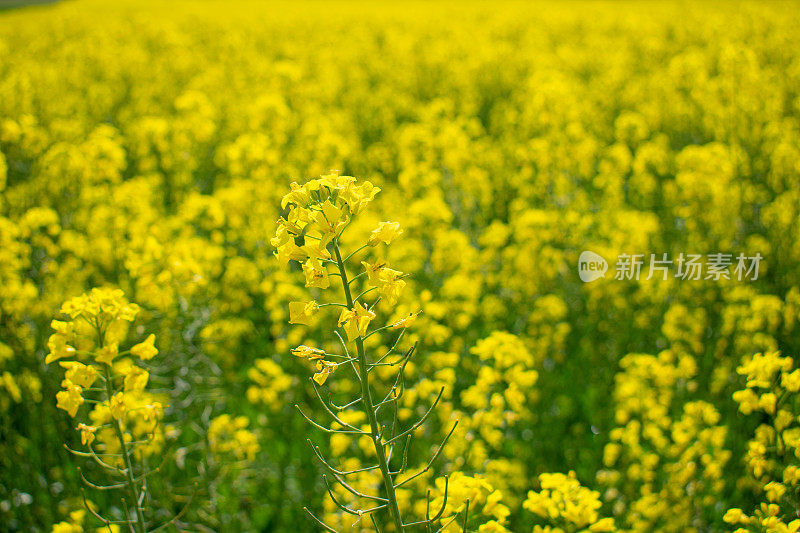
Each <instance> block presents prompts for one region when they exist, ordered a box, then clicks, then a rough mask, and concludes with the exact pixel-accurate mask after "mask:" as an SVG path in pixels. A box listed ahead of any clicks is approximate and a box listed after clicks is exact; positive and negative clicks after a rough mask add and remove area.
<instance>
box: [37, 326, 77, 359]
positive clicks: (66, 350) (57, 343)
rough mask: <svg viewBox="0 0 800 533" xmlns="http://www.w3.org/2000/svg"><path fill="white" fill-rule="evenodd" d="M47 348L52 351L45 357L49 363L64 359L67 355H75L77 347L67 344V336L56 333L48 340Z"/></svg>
mask: <svg viewBox="0 0 800 533" xmlns="http://www.w3.org/2000/svg"><path fill="white" fill-rule="evenodd" d="M47 348H48V349H49V350H50V353H49V354H47V357H45V359H44V362H45V364H47V365H49V364H50V363H52V362H53V361H57V360H59V359H63V358H65V357H73V356H74V355H75V348H73V347H72V346H70V345H69V344H67V337H66V336H65V335H63V334H61V333H54V334H53V335H50V338H49V339H48V341H47Z"/></svg>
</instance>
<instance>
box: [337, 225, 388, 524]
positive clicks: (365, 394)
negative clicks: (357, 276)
mask: <svg viewBox="0 0 800 533" xmlns="http://www.w3.org/2000/svg"><path fill="white" fill-rule="evenodd" d="M333 250H334V252H335V253H336V263H337V264H338V265H339V273H340V274H341V278H342V288H343V289H344V297H345V299H346V300H347V307H348V308H349V309H353V307H354V304H353V295H352V294H351V293H350V285H349V283H348V281H347V271H346V270H345V266H344V261H342V255H341V253H340V252H339V242H338V239H337V240H336V241H334V243H333ZM356 349H357V350H358V369H359V371H358V373H359V381H361V397H362V398H363V400H364V410H365V411H366V413H367V418H368V419H369V426H370V432H371V437H372V444H373V445H374V446H375V454H376V455H377V456H378V466H379V467H380V469H381V475H382V476H383V484H384V486H385V487H386V498H387V499H388V500H389V511H390V513H391V515H392V520H393V521H394V527H395V530H396V531H397V532H398V533H402V531H403V520H402V519H401V518H400V508H399V507H398V505H397V496H396V495H395V492H394V481H393V480H392V475H391V474H390V473H389V463H388V461H387V460H386V452H385V450H384V449H383V442H382V438H381V432H380V427H379V426H378V418H377V417H376V416H375V407H374V405H373V403H372V392H371V391H370V388H369V373H368V372H367V356H366V352H365V351H364V340H363V339H362V338H361V337H360V336H359V337H356Z"/></svg>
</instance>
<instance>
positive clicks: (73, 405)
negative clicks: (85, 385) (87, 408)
mask: <svg viewBox="0 0 800 533" xmlns="http://www.w3.org/2000/svg"><path fill="white" fill-rule="evenodd" d="M62 385H63V386H64V390H63V391H59V392H57V393H56V401H57V404H56V406H57V407H58V408H59V409H63V410H64V411H66V412H67V413H69V416H71V417H73V418H74V417H75V414H76V413H77V412H78V407H80V406H81V404H83V397H82V396H81V392H82V389H81V388H80V387H79V386H78V385H75V384H74V383H72V382H70V381H68V380H64V382H63V383H62Z"/></svg>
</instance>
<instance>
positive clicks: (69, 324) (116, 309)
mask: <svg viewBox="0 0 800 533" xmlns="http://www.w3.org/2000/svg"><path fill="white" fill-rule="evenodd" d="M138 311H139V307H138V306H137V305H136V304H135V303H131V302H129V301H128V300H127V299H125V297H124V295H123V293H122V291H121V290H115V289H92V290H91V291H90V292H88V293H86V294H84V295H82V296H79V297H76V298H72V299H71V300H68V301H67V302H66V303H64V305H63V306H62V308H61V313H62V315H64V316H65V317H66V319H65V320H53V322H52V327H53V329H54V330H55V333H54V334H53V335H51V336H50V339H49V342H48V347H49V349H50V353H49V354H48V355H47V357H46V358H45V363H47V364H50V363H53V362H55V361H58V362H59V365H60V366H61V367H63V368H64V369H65V374H64V380H63V381H62V382H61V386H62V387H63V390H62V391H59V392H58V393H57V394H56V401H57V406H58V408H59V409H63V410H64V411H66V412H67V413H68V414H69V416H70V417H72V418H75V419H83V420H84V422H80V423H78V425H77V427H76V429H77V430H78V431H79V432H80V436H81V445H82V446H83V447H84V450H73V449H71V448H69V447H67V449H68V450H69V451H70V452H71V453H73V454H74V455H77V456H80V457H86V458H88V459H92V460H93V461H94V462H95V463H96V464H97V465H99V466H100V468H101V470H104V471H105V472H106V473H107V474H108V476H109V477H111V478H112V479H113V481H112V482H111V483H110V484H102V483H100V482H97V481H90V480H89V479H88V478H87V477H86V475H84V473H83V471H81V472H80V477H81V480H82V481H83V483H84V485H86V486H87V487H88V488H91V489H95V490H103V491H107V490H122V491H124V492H126V493H127V498H125V497H122V498H121V503H122V510H123V512H124V518H123V519H122V520H115V519H111V518H107V517H105V516H103V515H101V514H100V513H99V512H97V511H95V510H94V508H93V507H92V506H91V505H89V503H88V502H87V501H86V499H85V498H84V503H85V506H86V509H87V510H88V511H89V512H90V513H91V514H92V516H94V517H95V518H96V519H97V520H99V521H100V522H101V523H102V524H103V525H104V526H107V527H109V528H110V527H111V526H112V525H125V526H127V529H129V530H130V531H133V532H135V533H147V532H152V531H156V530H159V529H162V528H165V527H166V526H167V525H169V524H172V523H174V522H175V521H176V520H178V519H179V518H180V517H181V516H182V515H183V513H184V512H185V510H186V507H184V509H183V510H182V511H181V512H180V513H178V514H177V515H175V516H174V517H173V518H172V519H170V520H169V521H167V522H164V523H162V524H161V525H159V526H156V527H152V528H151V527H149V525H148V521H147V520H146V518H145V507H146V504H147V502H149V501H150V498H149V488H148V477H149V476H152V475H154V474H155V473H156V472H157V471H158V470H159V469H160V467H158V468H156V469H152V470H150V469H148V468H147V467H146V464H145V459H146V458H147V457H148V456H152V455H156V454H158V453H161V451H162V448H163V445H164V437H163V432H162V430H161V428H160V425H159V422H160V420H161V418H162V417H163V412H164V407H163V405H162V404H161V402H159V401H158V398H157V397H156V396H155V395H153V394H151V393H149V392H148V391H147V390H146V387H147V382H148V381H149V378H150V373H149V372H148V371H147V370H146V369H145V368H144V367H143V366H142V365H141V362H143V361H148V360H150V359H152V358H153V357H154V356H155V355H157V354H158V349H157V348H156V347H155V344H154V343H155V336H154V335H149V336H148V337H147V338H146V339H145V340H144V341H143V342H140V343H138V344H135V345H133V346H132V347H131V348H130V349H129V350H125V351H120V349H119V345H120V343H122V342H124V341H125V338H126V336H127V332H128V327H129V324H130V323H131V322H133V320H134V318H135V317H136V314H137V313H138ZM96 384H97V385H96ZM84 404H87V405H90V406H91V409H90V411H89V412H88V413H86V414H84V413H83V412H82V409H81V406H83V405H84ZM85 415H88V416H85ZM87 422H88V423H87ZM187 506H188V503H187ZM131 511H132V512H131Z"/></svg>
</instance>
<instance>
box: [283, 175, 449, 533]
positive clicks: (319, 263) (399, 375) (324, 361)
mask: <svg viewBox="0 0 800 533" xmlns="http://www.w3.org/2000/svg"><path fill="white" fill-rule="evenodd" d="M291 188H292V190H291V192H290V193H288V194H287V195H286V196H285V197H284V198H283V201H282V208H283V209H287V213H286V216H285V217H284V218H281V219H280V220H279V222H278V230H277V233H276V236H275V238H274V239H273V240H272V244H273V245H274V246H275V247H276V248H277V253H276V255H277V257H278V260H279V261H280V262H281V263H288V262H289V261H297V262H299V263H301V264H302V270H303V273H304V274H305V278H306V287H309V288H317V289H327V288H329V287H330V286H331V281H330V278H331V277H338V278H339V282H340V284H341V287H342V292H343V296H344V302H340V301H331V302H323V303H319V302H317V301H316V300H311V301H304V302H291V303H290V304H289V315H290V319H289V322H290V323H293V324H305V325H312V323H313V321H314V320H315V315H317V314H318V313H320V311H321V310H322V309H323V308H327V307H336V308H340V309H341V311H340V314H339V318H338V321H337V326H338V328H335V329H334V331H333V334H334V335H335V336H336V338H337V339H338V341H339V345H340V346H341V349H342V353H341V354H333V353H328V352H326V351H325V350H324V349H321V348H317V347H310V346H304V345H303V346H298V347H296V348H294V349H293V350H292V353H293V354H294V355H295V356H298V357H301V358H304V359H307V360H309V361H310V362H311V363H312V364H313V365H314V369H315V374H314V376H313V377H312V380H311V383H312V386H313V387H314V391H315V393H316V396H317V398H318V400H319V401H320V402H321V404H322V406H323V408H324V410H325V412H327V414H328V415H329V416H330V417H331V418H332V419H333V423H332V424H331V425H325V424H321V423H319V422H317V421H315V420H314V419H312V418H311V417H310V416H309V415H307V414H306V413H304V412H303V411H302V410H301V409H300V408H299V407H298V410H300V413H301V414H302V415H303V416H304V417H305V418H306V419H307V420H308V421H309V422H310V423H311V424H312V425H313V426H314V427H316V428H317V429H321V430H323V431H325V432H327V433H338V434H344V435H348V436H357V437H368V438H369V440H370V441H371V442H372V446H373V447H374V450H375V464H373V465H369V466H367V467H365V468H358V469H355V470H340V469H337V468H335V467H334V466H333V465H332V464H331V461H329V460H327V459H325V458H324V457H323V455H322V453H321V452H320V449H319V447H318V446H315V445H314V444H313V443H312V448H313V450H314V453H315V454H316V456H317V458H318V459H319V460H320V462H321V463H322V465H323V467H324V468H325V470H326V471H327V474H326V475H324V476H323V477H324V481H325V484H326V487H327V489H328V493H329V495H330V497H331V499H332V500H333V502H334V503H335V504H336V506H337V507H338V508H339V509H340V510H341V511H343V512H344V513H347V514H350V515H354V516H357V517H358V518H359V519H360V518H361V517H363V516H365V515H368V516H369V517H370V519H371V520H372V521H373V524H374V526H375V528H376V529H377V530H378V531H383V530H384V528H386V530H392V531H397V532H402V531H407V530H414V531H417V530H419V528H422V530H425V531H434V524H436V523H437V522H438V521H439V520H441V519H442V518H443V517H442V515H443V513H444V509H445V506H446V503H447V479H446V478H445V492H444V502H443V504H442V506H441V508H440V510H439V511H438V512H437V513H434V514H433V515H431V510H430V490H429V491H428V493H427V494H428V496H427V497H428V505H427V508H428V512H427V513H426V516H425V517H424V519H419V520H416V521H413V520H411V521H409V520H407V517H404V515H403V510H402V509H401V508H400V505H399V504H398V498H397V490H398V489H399V488H400V487H401V486H403V485H405V484H407V483H409V482H410V481H412V480H413V479H416V478H417V477H419V476H420V475H422V474H424V473H425V472H427V471H428V470H429V469H430V468H431V466H432V464H433V461H434V460H435V459H436V458H437V457H438V456H439V454H440V452H441V450H442V448H443V447H444V445H445V444H446V443H447V440H448V439H449V437H450V435H452V432H453V430H454V429H455V424H457V422H456V423H455V424H454V426H453V429H451V430H450V432H449V433H448V435H447V436H446V437H445V438H444V440H443V441H442V443H441V444H440V446H439V448H438V449H437V451H436V452H435V453H434V455H433V457H432V458H431V460H430V461H429V462H428V464H427V465H426V466H425V467H423V468H422V469H421V470H420V471H419V472H417V473H415V474H413V475H411V476H404V478H403V480H402V481H399V480H398V477H399V476H400V474H404V473H405V472H406V465H407V457H408V451H409V447H410V442H411V436H412V433H413V432H414V431H415V430H417V429H419V428H420V427H421V426H422V425H423V424H424V422H425V421H426V420H427V418H428V417H429V416H430V414H431V413H432V412H433V411H434V408H435V407H436V405H437V404H438V402H439V400H440V399H441V398H442V394H443V392H444V389H442V390H440V391H439V394H438V396H437V397H436V399H435V400H434V402H433V404H432V405H431V407H430V408H429V409H427V411H426V413H425V414H424V415H423V416H422V417H421V418H420V419H419V420H417V421H416V422H413V423H412V424H411V425H410V426H409V427H407V428H406V429H400V424H399V421H398V410H399V406H400V403H399V402H400V400H401V398H402V397H403V393H404V391H405V387H406V383H405V374H404V371H405V368H406V365H407V364H408V362H409V361H410V359H411V357H412V356H413V354H414V351H415V350H414V347H412V348H410V349H408V350H406V351H405V352H404V353H400V352H397V351H396V349H397V346H398V345H399V343H400V340H401V339H402V337H403V334H404V333H405V331H406V328H408V327H409V326H411V325H412V323H413V322H414V320H415V319H416V317H417V315H418V313H411V314H408V315H406V316H404V317H401V318H399V319H398V320H395V321H394V322H392V323H389V324H387V325H384V326H382V327H378V328H372V329H370V325H371V324H372V323H373V320H375V319H376V312H375V310H376V308H377V305H378V302H380V301H385V302H388V303H389V304H390V305H393V304H395V303H396V302H397V299H398V297H399V295H400V293H401V292H402V290H403V288H404V287H405V285H406V282H405V281H404V277H405V275H404V274H403V273H402V272H399V271H397V270H393V269H391V268H389V267H388V266H387V265H386V263H385V262H384V261H380V260H375V261H374V262H372V263H370V262H368V261H366V260H364V261H362V262H361V266H362V267H363V270H362V271H361V272H359V273H357V274H354V275H351V273H350V272H349V271H348V263H349V262H350V261H351V260H352V259H354V258H355V257H356V256H357V255H358V254H365V255H366V254H367V251H368V250H370V249H372V248H375V247H377V246H380V245H381V244H386V245H388V244H390V243H391V242H392V241H393V240H394V239H395V238H397V237H398V236H400V235H401V234H402V230H401V229H400V225H399V224H398V223H396V222H382V223H381V224H380V225H379V226H378V227H377V228H376V229H375V230H373V231H372V232H371V233H370V234H369V236H368V237H367V238H366V242H365V243H364V244H363V245H361V246H359V247H357V248H356V249H355V250H353V251H352V252H350V254H348V255H346V256H345V255H343V249H342V236H343V234H344V232H345V231H346V230H347V229H348V227H350V224H351V222H352V221H353V219H354V218H355V217H356V216H357V215H358V214H359V213H360V212H361V211H362V210H363V209H364V208H365V207H366V205H367V204H368V203H369V202H371V201H372V200H373V199H374V198H375V195H376V194H377V193H378V192H379V191H380V189H378V188H377V187H374V186H373V185H372V184H371V183H369V182H364V183H362V184H360V185H357V184H356V180H355V178H352V177H349V176H338V175H335V174H334V175H328V176H323V177H321V178H320V179H316V180H310V181H309V182H308V183H306V184H304V185H302V186H300V185H298V184H296V183H293V184H292V186H291ZM329 267H330V271H329ZM360 285H361V286H364V288H363V290H362V291H361V292H360V293H357V295H356V296H353V295H354V294H356V293H355V290H354V287H358V286H360ZM368 298H373V300H372V302H371V303H369V304H367V303H365V301H366V300H367V299H368ZM386 330H393V332H394V333H395V334H396V337H395V339H394V341H393V342H392V343H391V348H389V350H387V351H386V353H384V354H383V355H380V356H379V357H374V356H373V357H370V355H369V354H368V353H367V349H366V347H365V341H366V340H367V339H368V338H370V337H371V336H372V335H375V334H378V333H380V332H383V331H386ZM353 345H354V346H355V353H353V352H352V350H351V348H352V347H353ZM381 366H389V367H393V368H396V370H397V371H396V374H395V377H394V380H393V381H392V383H391V385H389V386H388V390H387V391H386V392H385V394H383V395H382V396H381V395H378V396H375V395H374V394H375V392H376V391H377V388H376V387H377V386H379V385H380V383H379V382H378V380H376V379H372V372H373V371H374V370H375V369H376V368H378V367H381ZM340 368H350V369H351V370H352V374H353V377H354V379H355V380H356V382H357V383H356V385H357V387H356V388H357V390H358V393H357V394H358V396H357V397H356V398H355V399H353V400H351V401H350V402H348V403H346V404H345V405H344V406H341V407H340V406H337V405H336V404H334V403H333V402H332V401H330V400H327V401H326V400H325V399H324V395H323V394H322V393H321V392H320V387H323V386H325V384H326V382H328V378H329V377H330V376H331V375H332V374H334V373H335V372H336V371H337V370H338V369H340ZM376 398H379V400H378V401H376ZM348 408H353V409H360V410H361V411H362V412H363V414H364V416H365V417H366V420H367V421H368V429H366V428H362V427H357V426H355V425H352V424H349V423H347V422H345V421H344V420H343V419H342V418H345V417H343V416H342V414H341V413H342V412H343V411H345V410H346V409H348ZM389 408H391V410H392V415H391V419H389V417H388V416H383V414H382V410H383V411H387V410H388V409H389ZM337 412H338V413H339V414H338V415H337ZM400 450H402V460H401V464H400V465H399V466H397V467H396V469H393V467H392V462H393V461H392V459H393V457H398V456H399V455H400V454H399V453H395V452H396V451H397V452H399V451H400ZM374 470H377V471H380V477H381V480H382V486H383V491H382V493H381V494H370V493H368V492H366V491H362V490H359V489H357V488H355V487H353V486H352V485H351V484H350V483H349V482H348V480H347V478H348V477H349V476H354V475H356V474H360V473H364V472H367V471H374ZM328 475H330V476H331V477H332V478H333V479H334V480H335V482H337V483H338V484H339V485H340V486H341V487H342V488H343V489H344V490H345V491H346V492H347V493H349V494H350V495H351V496H353V497H355V498H356V499H360V500H367V501H370V502H373V503H374V505H372V506H371V507H368V508H366V509H356V508H353V507H350V506H348V505H347V504H345V503H343V502H342V501H340V499H339V498H337V497H336V495H335V494H334V491H333V490H332V488H331V484H330V483H329V482H328ZM306 511H307V512H308V513H309V515H310V516H311V517H312V518H313V519H314V520H315V521H316V522H317V523H318V524H319V525H320V526H322V527H324V528H325V529H326V530H328V531H336V530H335V529H333V528H332V527H330V526H329V525H327V524H325V523H324V522H323V520H322V519H320V518H318V517H316V516H315V515H314V514H313V513H311V511H309V510H308V509H307V508H306ZM387 515H388V518H387ZM376 516H382V517H384V518H383V520H382V521H383V522H384V524H383V526H384V527H383V528H382V527H381V524H379V522H381V520H380V519H378V518H376ZM452 518H453V519H455V517H452ZM439 529H441V528H436V530H439Z"/></svg>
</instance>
